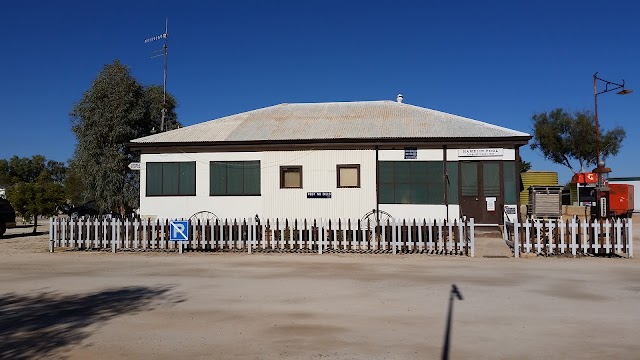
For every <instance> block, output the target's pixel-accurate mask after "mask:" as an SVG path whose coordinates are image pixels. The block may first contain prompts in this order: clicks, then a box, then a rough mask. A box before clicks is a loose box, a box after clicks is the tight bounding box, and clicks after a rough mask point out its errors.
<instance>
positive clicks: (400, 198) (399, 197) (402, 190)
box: [394, 184, 411, 204]
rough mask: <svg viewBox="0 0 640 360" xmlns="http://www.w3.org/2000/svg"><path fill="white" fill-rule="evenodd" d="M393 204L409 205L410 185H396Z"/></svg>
mask: <svg viewBox="0 0 640 360" xmlns="http://www.w3.org/2000/svg"><path fill="white" fill-rule="evenodd" d="M394 192H395V197H394V204H411V185H409V184H396V186H395V188H394Z"/></svg>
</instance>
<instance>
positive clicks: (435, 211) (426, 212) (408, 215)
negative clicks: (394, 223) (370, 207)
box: [380, 204, 460, 221]
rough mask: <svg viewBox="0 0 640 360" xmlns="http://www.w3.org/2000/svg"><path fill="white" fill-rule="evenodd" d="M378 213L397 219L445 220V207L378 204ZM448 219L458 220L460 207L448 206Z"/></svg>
mask: <svg viewBox="0 0 640 360" xmlns="http://www.w3.org/2000/svg"><path fill="white" fill-rule="evenodd" d="M380 211H386V212H388V213H389V214H391V216H392V217H394V218H398V219H423V218H425V219H438V220H441V219H447V207H446V206H445V205H416V204H380ZM448 219H449V220H451V221H453V219H460V205H449V217H448Z"/></svg>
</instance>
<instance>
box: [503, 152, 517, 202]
mask: <svg viewBox="0 0 640 360" xmlns="http://www.w3.org/2000/svg"><path fill="white" fill-rule="evenodd" d="M502 166H503V167H502V170H503V171H504V203H505V204H515V203H516V179H517V174H516V163H515V161H505V162H504V163H503V165H502Z"/></svg>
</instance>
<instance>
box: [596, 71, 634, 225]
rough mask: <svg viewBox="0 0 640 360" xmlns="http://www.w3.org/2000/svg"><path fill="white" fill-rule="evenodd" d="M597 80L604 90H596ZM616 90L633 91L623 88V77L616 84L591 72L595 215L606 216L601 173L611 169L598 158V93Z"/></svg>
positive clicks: (620, 92)
mask: <svg viewBox="0 0 640 360" xmlns="http://www.w3.org/2000/svg"><path fill="white" fill-rule="evenodd" d="M598 81H601V82H603V83H604V84H605V87H604V90H602V91H600V92H598ZM616 90H619V91H618V92H617V93H618V94H619V95H627V94H631V93H632V92H633V90H631V89H626V88H625V85H624V79H623V80H622V84H618V83H615V82H613V81H609V80H605V79H602V78H599V77H598V73H597V72H596V73H595V74H593V102H594V104H595V120H596V168H595V169H594V170H593V172H595V173H596V176H597V181H598V182H597V184H596V208H597V214H596V215H597V217H606V216H607V207H608V204H607V201H606V197H603V196H602V192H603V191H607V190H608V189H607V188H606V187H605V186H604V179H603V178H602V174H604V173H609V172H611V169H609V168H606V167H605V166H604V165H605V164H604V160H601V159H600V123H599V122H598V95H600V94H604V93H608V92H611V91H616Z"/></svg>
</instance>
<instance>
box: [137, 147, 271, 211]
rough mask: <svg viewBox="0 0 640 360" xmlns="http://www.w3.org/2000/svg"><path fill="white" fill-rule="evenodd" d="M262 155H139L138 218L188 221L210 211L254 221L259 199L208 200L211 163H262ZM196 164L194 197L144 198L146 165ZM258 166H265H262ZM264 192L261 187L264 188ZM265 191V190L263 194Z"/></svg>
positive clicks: (218, 197) (227, 198)
mask: <svg viewBox="0 0 640 360" xmlns="http://www.w3.org/2000/svg"><path fill="white" fill-rule="evenodd" d="M262 154H263V153H262V152H233V153H178V154H142V155H141V159H140V161H141V162H142V169H141V170H140V215H142V216H151V217H161V218H182V217H185V218H187V217H189V216H191V215H193V214H195V213H196V212H198V211H210V212H212V213H214V214H216V215H217V216H219V217H222V218H236V217H237V218H245V217H253V216H255V215H256V213H258V215H260V214H259V210H260V209H261V207H262V201H261V197H260V196H209V162H210V161H249V160H260V161H262ZM173 161H176V162H179V161H187V162H188V161H195V162H196V196H152V197H147V196H146V188H145V187H146V170H145V169H146V163H147V162H173ZM261 166H264V165H263V164H262V162H261ZM263 189H264V187H263ZM263 191H264V190H263Z"/></svg>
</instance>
